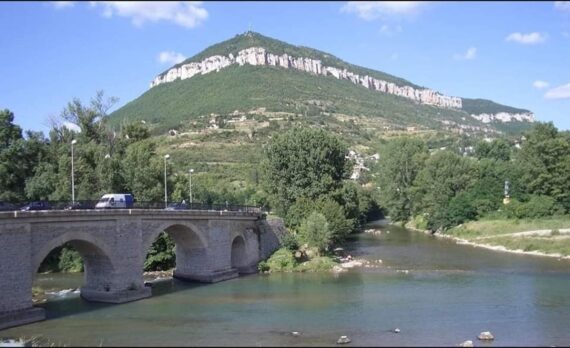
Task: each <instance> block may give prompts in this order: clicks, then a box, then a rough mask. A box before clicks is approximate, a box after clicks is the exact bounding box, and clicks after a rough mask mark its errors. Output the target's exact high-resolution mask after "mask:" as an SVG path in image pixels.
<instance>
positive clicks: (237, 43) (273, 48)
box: [161, 31, 419, 87]
mask: <svg viewBox="0 0 570 348" xmlns="http://www.w3.org/2000/svg"><path fill="white" fill-rule="evenodd" d="M250 47H263V48H265V49H266V50H267V51H268V52H270V53H273V54H277V55H283V54H287V55H289V56H293V57H304V58H305V57H306V58H313V59H319V60H321V61H322V63H323V65H328V66H335V67H338V68H341V69H342V68H345V69H347V70H350V71H353V72H355V73H358V74H361V75H363V76H364V75H369V76H372V77H376V78H379V79H382V80H385V81H389V82H394V83H396V84H398V85H408V86H412V87H419V86H416V85H414V84H412V83H411V82H409V81H406V80H404V79H401V78H398V77H395V76H392V75H388V74H386V73H383V72H380V71H375V70H371V69H366V68H363V67H360V66H356V65H352V64H348V63H346V62H344V61H342V60H340V59H338V58H336V57H335V56H333V55H331V54H329V53H325V52H322V51H318V50H315V49H312V48H309V47H303V46H293V45H291V44H288V43H286V42H283V41H280V40H276V39H273V38H270V37H267V36H263V35H261V34H259V33H256V32H252V31H249V32H246V33H244V34H239V35H236V36H235V37H233V38H232V39H229V40H226V41H223V42H220V43H217V44H215V45H212V46H210V47H208V48H207V49H205V50H203V51H202V52H200V53H198V54H196V55H195V56H193V57H190V58H188V59H186V60H185V61H183V62H181V63H178V64H176V65H174V66H173V67H172V68H174V67H179V66H182V65H184V64H188V63H190V62H200V61H202V60H203V59H205V58H208V57H211V56H215V55H223V56H229V55H230V54H233V55H234V56H237V53H238V52H239V51H241V50H243V49H246V48H250ZM170 69H171V68H169V69H168V70H170ZM168 70H167V71H168ZM167 71H165V72H163V73H162V74H161V75H163V74H165V73H166V72H167Z"/></svg>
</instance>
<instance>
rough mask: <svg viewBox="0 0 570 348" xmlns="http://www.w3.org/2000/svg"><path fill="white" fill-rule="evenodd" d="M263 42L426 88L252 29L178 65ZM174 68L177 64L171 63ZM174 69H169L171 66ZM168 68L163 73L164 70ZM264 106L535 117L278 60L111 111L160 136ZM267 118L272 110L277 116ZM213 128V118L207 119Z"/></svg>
mask: <svg viewBox="0 0 570 348" xmlns="http://www.w3.org/2000/svg"><path fill="white" fill-rule="evenodd" d="M250 47H263V48H265V49H266V51H267V52H270V53H272V54H284V53H286V54H288V55H290V56H293V57H305V58H312V59H318V60H321V61H322V64H323V66H332V67H335V68H345V69H347V70H348V71H351V72H353V73H357V74H359V75H362V76H363V75H369V76H372V77H375V78H377V79H380V80H384V81H387V82H393V83H395V84H396V85H398V86H410V87H413V88H417V89H418V88H419V89H421V88H423V87H420V86H418V85H415V84H413V83H411V82H409V81H407V80H404V79H401V78H399V77H396V76H393V75H389V74H386V73H384V72H380V71H375V70H371V69H367V68H364V67H360V66H356V65H352V64H349V63H347V62H344V61H342V60H340V59H338V58H336V57H334V56H333V55H331V54H327V53H325V52H322V51H319V50H315V49H312V48H308V47H301V46H294V45H290V44H288V43H285V42H283V41H279V40H276V39H272V38H269V37H266V36H263V35H261V34H258V33H253V32H247V33H245V34H241V35H236V36H235V37H234V38H232V39H230V40H227V41H224V42H221V43H218V44H215V45H212V46H210V47H208V48H206V49H205V50H203V51H202V52H200V53H198V54H196V55H195V56H193V57H191V58H188V59H186V60H185V61H184V62H181V63H179V64H177V65H175V66H173V67H179V66H181V65H184V64H187V63H190V62H200V61H202V60H203V59H205V58H207V57H211V56H214V55H223V56H229V55H230V54H233V55H234V56H235V55H237V53H238V52H239V51H241V50H243V49H246V48H250ZM169 70H170V69H169ZM167 71H168V70H167ZM167 71H165V72H163V73H162V74H161V75H164V74H165V73H166V72H167ZM260 108H263V109H264V110H265V111H267V112H269V113H275V112H285V113H287V114H288V115H289V116H295V115H304V116H321V117H322V118H323V122H325V123H330V122H334V118H335V117H337V118H338V116H343V117H344V116H348V117H364V118H368V119H369V121H370V122H367V123H371V124H374V125H370V126H371V127H375V126H378V127H380V128H377V129H376V130H393V129H399V128H406V129H408V128H409V127H412V128H418V127H419V128H420V129H431V130H441V131H449V132H452V133H453V132H459V133H462V132H469V133H473V134H475V135H476V134H483V133H489V132H491V133H493V132H497V131H498V132H505V133H519V132H520V131H521V130H524V129H526V128H528V127H529V126H530V123H529V122H514V123H512V125H511V124H509V123H501V122H491V123H489V124H484V123H482V122H480V121H478V120H476V119H474V118H473V117H471V116H470V115H471V114H480V113H497V112H510V113H521V112H528V110H523V109H518V108H513V107H510V106H505V105H501V104H498V103H495V102H492V101H490V100H483V99H467V98H464V99H463V108H462V109H449V108H440V107H434V106H428V105H424V104H419V103H417V102H415V101H413V100H410V99H407V98H404V97H399V96H395V95H391V94H387V93H381V92H377V91H373V90H369V89H367V88H364V87H363V86H360V85H357V84H353V83H351V82H349V81H347V80H342V79H336V78H334V77H332V76H321V75H318V76H316V75H313V74H309V73H306V72H303V71H299V70H296V69H283V68H280V67H274V66H268V65H263V66H251V65H248V64H245V65H243V66H238V65H236V64H234V65H231V66H229V67H226V68H224V69H221V70H220V71H218V72H211V73H208V74H204V75H200V74H198V75H195V76H193V77H192V78H190V79H185V80H180V79H178V80H175V81H173V82H169V83H163V84H160V85H158V86H155V87H153V88H151V89H149V90H148V91H146V92H145V93H143V94H142V95H141V96H140V97H138V98H137V99H135V100H133V101H131V102H129V103H128V104H126V105H124V106H123V107H122V108H120V109H119V110H117V111H115V112H114V113H113V114H111V115H110V118H109V120H110V123H111V124H112V125H115V126H118V125H119V124H121V123H124V122H132V121H138V120H145V121H146V122H149V123H150V124H152V125H153V128H154V132H155V134H160V133H163V132H165V131H166V130H168V129H178V130H184V129H188V127H189V126H190V125H191V124H194V123H196V122H198V123H200V121H204V118H208V117H210V115H211V114H216V115H221V116H222V117H224V116H226V117H229V116H228V115H230V114H231V113H233V112H234V111H236V110H237V111H238V112H242V113H247V112H250V111H252V110H257V109H260ZM266 116H270V115H269V114H268V115H266ZM201 123H202V124H203V125H204V126H205V127H207V122H201Z"/></svg>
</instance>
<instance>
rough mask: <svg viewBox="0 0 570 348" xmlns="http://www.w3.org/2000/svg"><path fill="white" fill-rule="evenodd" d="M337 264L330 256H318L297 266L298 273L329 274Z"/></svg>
mask: <svg viewBox="0 0 570 348" xmlns="http://www.w3.org/2000/svg"><path fill="white" fill-rule="evenodd" d="M336 264H337V262H335V261H334V260H333V259H332V258H331V257H328V256H316V257H313V258H312V259H310V260H308V261H305V262H303V263H301V264H299V266H297V269H296V270H297V271H298V272H328V271H330V270H331V269H332V268H333V267H334V266H335V265H336Z"/></svg>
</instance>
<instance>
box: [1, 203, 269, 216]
mask: <svg viewBox="0 0 570 348" xmlns="http://www.w3.org/2000/svg"><path fill="white" fill-rule="evenodd" d="M97 202H99V201H83V200H81V201H75V203H74V204H72V203H71V202H68V201H33V202H0V211H33V210H81V209H83V210H95V209H97V210H100V209H101V210H106V209H162V210H206V211H233V212H246V213H259V214H262V213H265V212H266V210H265V209H264V208H262V207H255V206H250V205H234V204H207V203H185V202H184V203H183V202H171V203H169V204H168V206H166V207H165V204H164V202H138V201H135V202H134V203H133V204H132V206H129V207H126V206H124V205H123V206H119V205H115V206H111V207H107V208H95V206H96V205H97Z"/></svg>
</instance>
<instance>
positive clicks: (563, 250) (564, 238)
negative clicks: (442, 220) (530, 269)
mask: <svg viewBox="0 0 570 348" xmlns="http://www.w3.org/2000/svg"><path fill="white" fill-rule="evenodd" d="M414 221H416V220H412V221H410V222H408V223H406V224H405V227H406V228H408V229H411V230H414V231H419V232H423V233H427V234H432V233H431V232H430V231H427V230H425V229H421V228H418V227H417V226H415V223H414ZM433 235H434V236H435V237H437V238H447V239H451V240H453V241H455V242H456V243H458V244H464V245H471V246H474V247H479V248H485V249H489V250H494V251H501V252H508V253H514V254H525V255H534V256H544V257H553V258H558V259H570V217H568V216H562V217H555V218H544V219H533V220H530V219H528V220H515V219H512V220H506V219H501V220H480V221H472V222H468V223H465V224H461V225H459V226H456V227H454V228H451V229H449V230H447V231H445V232H437V233H433Z"/></svg>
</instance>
